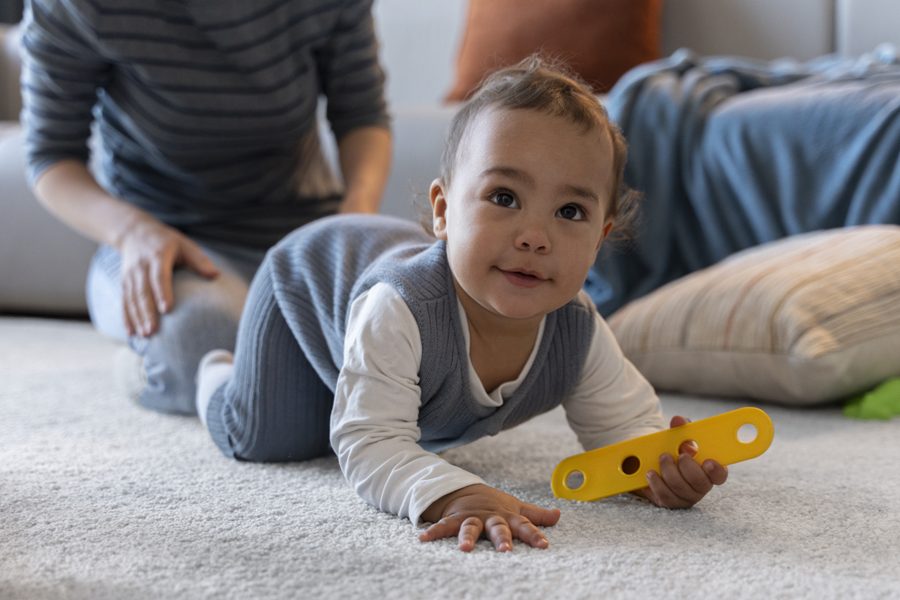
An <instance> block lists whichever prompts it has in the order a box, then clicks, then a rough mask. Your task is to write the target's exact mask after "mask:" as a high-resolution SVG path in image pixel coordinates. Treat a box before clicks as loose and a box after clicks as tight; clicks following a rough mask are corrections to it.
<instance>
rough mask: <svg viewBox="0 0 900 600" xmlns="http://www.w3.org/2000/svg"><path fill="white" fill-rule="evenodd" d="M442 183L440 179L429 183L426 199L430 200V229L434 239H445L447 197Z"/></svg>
mask: <svg viewBox="0 0 900 600" xmlns="http://www.w3.org/2000/svg"><path fill="white" fill-rule="evenodd" d="M444 188H445V186H444V182H443V181H441V179H440V178H438V179H435V180H434V181H432V182H431V188H430V189H429V191H428V198H429V200H431V229H432V231H433V232H434V237H436V238H437V239H439V240H446V239H447V196H446V190H445V189H444Z"/></svg>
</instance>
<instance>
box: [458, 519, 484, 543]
mask: <svg viewBox="0 0 900 600" xmlns="http://www.w3.org/2000/svg"><path fill="white" fill-rule="evenodd" d="M482 531H484V523H482V522H481V519H479V518H478V517H469V518H468V519H466V520H465V521H463V522H462V525H461V526H460V528H459V549H460V550H462V551H463V552H471V551H472V550H473V549H474V548H475V543H476V542H477V541H478V538H480V537H481V532H482Z"/></svg>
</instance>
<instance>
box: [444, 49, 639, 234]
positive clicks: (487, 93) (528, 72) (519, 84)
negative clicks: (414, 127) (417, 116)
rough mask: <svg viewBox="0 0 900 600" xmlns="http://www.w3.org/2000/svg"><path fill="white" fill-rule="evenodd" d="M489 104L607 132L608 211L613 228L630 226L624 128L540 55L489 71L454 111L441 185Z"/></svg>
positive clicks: (630, 196) (631, 207) (578, 83)
mask: <svg viewBox="0 0 900 600" xmlns="http://www.w3.org/2000/svg"><path fill="white" fill-rule="evenodd" d="M491 109H501V110H517V109H525V110H534V111H538V112H540V113H543V114H546V115H548V116H555V117H560V118H562V119H564V120H566V121H569V122H571V123H572V124H574V125H577V126H579V127H581V128H583V129H584V130H585V131H591V130H594V131H599V132H605V133H606V134H607V135H608V136H609V139H610V142H611V143H612V148H613V152H612V162H611V163H610V164H609V165H598V168H607V167H608V168H610V169H611V170H612V186H611V189H610V194H609V197H608V206H607V211H606V215H607V217H608V218H609V219H610V220H611V222H613V223H614V227H613V229H614V230H617V231H626V230H627V229H628V227H629V226H630V224H631V220H632V219H633V218H634V216H633V215H634V211H635V210H636V208H637V207H636V200H637V194H636V193H635V192H634V191H633V190H631V189H630V188H628V186H627V185H625V181H624V172H625V160H626V158H627V154H628V146H627V144H626V142H625V138H624V136H623V135H622V132H621V131H620V130H619V128H618V127H617V126H616V125H615V124H613V123H612V122H611V121H610V120H609V117H608V115H607V113H606V109H605V108H603V106H602V105H601V104H600V102H599V101H598V100H597V97H596V96H595V95H594V93H593V92H592V91H591V89H590V87H589V86H588V85H587V84H586V83H584V82H583V81H581V80H580V79H579V78H578V77H577V76H575V75H573V74H571V73H570V72H568V71H567V70H566V68H565V67H563V66H561V65H560V64H556V63H554V62H552V61H549V60H548V59H545V58H542V57H540V56H538V55H534V56H531V57H529V58H526V59H525V60H523V61H522V62H520V63H519V64H517V65H514V66H512V67H508V68H506V69H502V70H500V71H497V72H495V73H493V74H492V75H490V76H489V77H488V78H487V79H485V81H484V82H483V83H482V85H481V86H480V87H479V88H478V90H477V91H476V93H475V94H474V95H472V96H471V98H469V100H468V101H467V102H466V103H465V104H464V105H463V106H462V108H460V110H459V111H458V112H457V113H456V115H455V116H454V117H453V120H452V122H451V124H450V132H449V134H448V136H447V141H446V144H445V145H444V151H443V154H442V156H441V173H440V174H441V181H442V182H443V183H444V185H445V186H447V187H449V186H450V185H451V183H452V181H453V176H454V174H455V170H456V165H457V163H458V161H459V159H460V148H461V147H464V145H465V142H464V139H465V138H466V136H467V134H468V132H469V129H470V126H471V125H472V123H473V122H474V121H475V120H476V119H477V117H478V116H479V115H481V114H482V113H483V112H485V111H488V110H491Z"/></svg>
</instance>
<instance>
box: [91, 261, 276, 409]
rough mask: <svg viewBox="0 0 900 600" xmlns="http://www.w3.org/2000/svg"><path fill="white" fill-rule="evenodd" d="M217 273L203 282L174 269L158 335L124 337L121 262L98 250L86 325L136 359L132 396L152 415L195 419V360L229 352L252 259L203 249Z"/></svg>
mask: <svg viewBox="0 0 900 600" xmlns="http://www.w3.org/2000/svg"><path fill="white" fill-rule="evenodd" d="M205 251H206V252H207V254H209V255H210V257H211V258H213V260H214V262H215V263H216V265H217V266H218V267H219V269H220V271H221V274H220V275H219V276H218V277H216V278H215V279H204V278H203V277H201V276H200V275H197V274H196V273H194V272H192V271H189V270H186V269H177V270H176V271H175V273H174V275H173V279H172V288H173V292H174V297H175V306H174V308H173V309H172V311H171V312H169V313H167V314H165V315H162V317H161V318H160V325H159V330H158V331H157V332H156V333H155V334H154V335H152V336H150V337H147V338H145V337H139V336H131V337H130V338H128V339H127V340H126V338H127V335H126V332H125V323H124V320H123V317H122V310H123V309H122V289H121V283H120V257H119V254H118V252H116V251H115V250H114V249H112V248H110V247H108V246H103V247H101V248H100V249H99V250H98V251H97V253H96V255H95V256H94V260H93V261H92V264H91V270H90V273H89V275H88V288H87V292H88V294H87V295H88V305H89V309H90V313H91V321H92V322H93V323H94V325H95V326H96V327H97V329H98V330H99V331H100V332H101V333H103V334H105V335H108V336H110V337H113V338H116V339H120V340H122V341H127V342H128V344H129V346H130V347H131V349H132V351H134V352H135V353H137V355H139V356H140V357H141V360H142V365H143V371H144V374H145V375H146V384H145V385H144V386H143V389H141V390H139V391H137V393H138V398H137V400H138V402H139V403H140V404H141V405H143V406H145V407H147V408H151V409H154V410H159V411H162V412H173V413H182V414H194V411H195V404H194V396H195V387H194V378H195V374H196V372H197V365H198V363H199V361H200V358H201V357H202V356H203V355H204V354H205V353H206V352H208V351H210V350H212V349H214V348H226V349H229V350H231V349H233V348H234V340H235V336H236V334H237V329H238V321H239V319H240V315H241V310H242V308H243V304H244V299H245V297H246V295H247V288H248V284H249V281H250V278H251V277H252V274H253V271H254V270H255V269H256V266H257V265H258V264H259V259H260V258H261V257H262V254H261V253H259V254H258V257H256V260H255V261H254V260H253V258H254V257H253V256H250V255H249V254H248V256H247V257H242V256H228V255H225V254H221V253H216V252H214V251H212V250H210V249H209V248H205Z"/></svg>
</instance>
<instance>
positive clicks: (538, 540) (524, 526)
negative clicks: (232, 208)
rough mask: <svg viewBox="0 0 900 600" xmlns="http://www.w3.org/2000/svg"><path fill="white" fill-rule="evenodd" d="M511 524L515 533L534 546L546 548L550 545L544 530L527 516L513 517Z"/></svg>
mask: <svg viewBox="0 0 900 600" xmlns="http://www.w3.org/2000/svg"><path fill="white" fill-rule="evenodd" d="M509 526H510V528H511V529H512V532H513V535H515V536H516V537H517V538H519V539H520V540H522V541H523V542H525V543H526V544H528V545H529V546H531V547H532V548H546V547H548V546H549V545H550V542H548V541H547V538H546V537H544V532H542V531H541V530H540V529H538V528H537V527H535V525H534V523H532V522H531V521H529V520H528V519H526V518H525V517H521V516H519V517H513V518H512V519H510V520H509Z"/></svg>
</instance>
